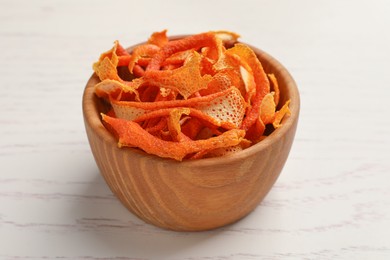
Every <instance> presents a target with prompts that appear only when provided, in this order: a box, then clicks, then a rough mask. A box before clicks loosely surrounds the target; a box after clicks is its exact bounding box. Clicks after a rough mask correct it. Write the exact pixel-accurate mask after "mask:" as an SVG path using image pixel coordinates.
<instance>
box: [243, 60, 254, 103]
mask: <svg viewBox="0 0 390 260" xmlns="http://www.w3.org/2000/svg"><path fill="white" fill-rule="evenodd" d="M240 74H241V78H242V81H243V82H244V85H245V92H246V94H245V100H246V102H248V104H249V105H250V104H251V100H252V98H253V96H254V95H255V94H256V83H255V77H254V76H253V73H252V69H251V68H250V67H249V66H247V67H246V68H245V67H243V66H240Z"/></svg>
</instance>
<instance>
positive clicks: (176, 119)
mask: <svg viewBox="0 0 390 260" xmlns="http://www.w3.org/2000/svg"><path fill="white" fill-rule="evenodd" d="M189 114H190V109H189V108H174V109H172V111H171V112H170V113H169V118H168V121H167V123H168V130H169V133H170V135H171V137H172V140H173V141H176V142H182V141H186V140H187V141H188V140H189V138H188V137H186V136H185V135H183V134H182V132H181V117H182V116H183V115H189Z"/></svg>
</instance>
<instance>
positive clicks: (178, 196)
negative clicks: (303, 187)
mask: <svg viewBox="0 0 390 260" xmlns="http://www.w3.org/2000/svg"><path fill="white" fill-rule="evenodd" d="M180 37H183V36H177V37H176V38H180ZM247 45H248V44H247ZM135 46H136V45H134V46H133V47H130V48H129V49H128V50H129V51H131V50H132V49H133V48H134V47H135ZM248 46H250V45H248ZM250 47H251V48H252V49H253V50H254V51H255V53H256V55H257V56H258V58H259V60H260V61H261V63H262V65H263V67H264V70H265V71H266V72H267V73H274V74H275V76H276V78H277V79H278V82H279V85H280V86H279V87H280V94H281V96H280V102H279V103H280V104H284V102H285V101H286V100H289V99H290V100H291V103H290V110H291V116H288V117H285V118H284V119H283V121H282V124H283V125H282V126H281V127H280V128H278V129H276V130H275V131H273V132H272V133H271V134H270V135H269V136H267V137H266V138H265V139H264V140H262V141H261V142H259V143H257V144H255V145H253V146H251V147H249V148H247V149H245V150H243V151H240V152H237V153H234V154H232V155H228V156H224V157H216V158H205V159H199V160H190V161H182V162H178V161H175V160H171V159H164V158H159V157H157V156H155V155H150V154H147V153H145V152H143V151H141V150H139V149H135V148H118V145H117V140H116V139H115V138H114V137H113V136H112V135H111V133H110V132H109V131H108V130H106V128H105V127H104V126H103V124H102V121H101V116H100V112H102V111H104V110H105V105H104V103H103V102H102V101H101V100H100V99H99V98H97V97H96V96H95V94H94V86H95V84H97V83H98V82H99V79H98V77H97V76H96V75H95V74H93V75H92V76H91V78H90V79H89V80H88V83H87V85H86V87H85V90H84V94H83V100H82V106H83V116H84V123H85V128H86V133H87V136H88V140H89V144H90V147H91V150H92V153H93V155H94V158H95V161H96V164H97V165H98V167H99V170H100V172H101V174H102V175H103V177H104V179H105V181H106V182H107V184H108V186H109V187H110V189H111V190H112V192H113V193H114V194H115V195H116V196H117V198H118V199H119V200H120V201H121V202H122V204H123V205H124V206H125V207H126V208H128V209H129V210H130V211H131V212H132V213H134V214H135V215H137V216H138V217H139V218H140V219H142V220H144V221H145V222H147V223H151V224H153V225H155V226H158V227H161V228H165V229H170V230H176V231H201V230H209V229H214V228H218V227H222V226H224V225H227V224H230V223H234V222H236V221H238V220H239V219H241V218H243V217H244V216H246V215H248V214H249V213H250V212H251V211H253V210H254V209H255V208H256V207H257V206H258V205H259V203H260V202H261V201H262V200H263V199H264V197H265V196H266V195H267V193H268V192H269V191H270V189H271V188H272V186H273V184H274V183H275V181H276V180H277V178H278V176H279V174H280V172H281V171H282V168H283V166H284V164H285V162H286V160H287V157H288V154H289V152H290V148H291V145H292V143H293V140H294V135H295V131H296V127H297V123H298V116H299V108H300V99H299V92H298V89H297V86H296V84H295V82H294V80H293V78H292V77H291V75H290V74H289V72H288V71H287V70H286V68H284V67H283V65H282V64H281V63H279V62H278V61H277V60H276V59H274V58H273V57H271V56H270V55H269V54H267V53H266V52H264V51H262V50H260V49H258V48H256V47H253V46H250Z"/></svg>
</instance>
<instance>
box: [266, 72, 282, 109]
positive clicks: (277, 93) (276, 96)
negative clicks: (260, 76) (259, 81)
mask: <svg viewBox="0 0 390 260" xmlns="http://www.w3.org/2000/svg"><path fill="white" fill-rule="evenodd" d="M267 76H268V78H269V80H270V81H271V83H272V90H273V91H274V92H275V94H274V100H275V105H278V104H279V99H280V89H279V84H278V80H277V79H276V77H275V75H274V74H272V73H271V74H267Z"/></svg>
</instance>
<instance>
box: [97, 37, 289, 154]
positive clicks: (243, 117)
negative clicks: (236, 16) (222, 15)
mask: <svg viewBox="0 0 390 260" xmlns="http://www.w3.org/2000/svg"><path fill="white" fill-rule="evenodd" d="M238 38H239V35H238V34H236V33H234V32H229V31H210V32H205V33H200V34H196V35H192V36H188V37H184V38H181V39H177V40H170V39H169V38H168V37H167V31H166V30H163V31H161V32H155V33H153V34H152V35H151V36H150V37H149V39H148V40H147V42H146V43H144V44H141V45H138V46H136V47H135V48H134V49H133V51H132V52H131V53H129V52H128V51H127V50H126V49H125V48H123V47H122V45H121V44H120V43H119V42H118V41H115V42H114V46H113V47H112V48H111V49H110V50H108V51H106V52H104V53H102V54H101V55H100V57H99V59H98V61H97V62H95V63H94V64H93V69H94V71H95V73H96V75H97V76H98V77H99V79H100V82H99V83H98V84H96V85H95V94H96V95H97V96H98V97H99V98H102V99H105V100H106V101H107V102H108V103H109V104H110V105H111V108H110V109H109V112H108V113H107V114H102V121H103V124H104V125H105V127H106V128H107V129H108V130H109V131H111V132H112V133H113V134H114V135H115V137H116V138H118V146H119V147H136V148H139V149H141V150H143V151H145V152H146V153H149V154H154V155H156V156H160V157H163V158H171V159H174V160H178V161H181V160H184V159H201V158H208V157H216V156H227V155H229V154H231V153H235V152H239V151H241V150H243V149H246V148H247V147H249V146H251V145H253V144H255V143H257V142H260V141H261V140H263V139H264V138H266V134H268V133H269V132H270V131H272V130H273V129H277V128H279V127H281V126H282V121H283V118H285V117H287V116H288V115H290V114H291V111H290V109H289V103H290V101H289V100H288V101H287V102H285V103H284V104H283V105H281V104H279V102H280V101H281V100H283V99H282V98H281V93H280V89H279V85H278V81H277V77H275V75H274V74H272V73H268V74H267V73H266V72H265V71H264V69H263V67H262V64H261V62H260V61H259V59H258V57H257V56H256V54H255V52H254V51H253V50H252V49H251V48H250V47H249V46H247V45H245V44H242V43H237V40H238ZM119 67H120V68H119ZM118 68H119V69H118ZM283 102H284V101H283ZM280 106H281V107H280ZM278 107H280V109H279V110H278ZM271 125H272V126H271ZM266 129H267V131H266Z"/></svg>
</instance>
